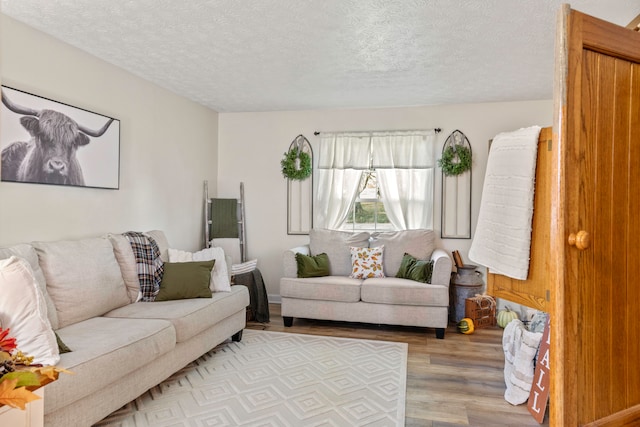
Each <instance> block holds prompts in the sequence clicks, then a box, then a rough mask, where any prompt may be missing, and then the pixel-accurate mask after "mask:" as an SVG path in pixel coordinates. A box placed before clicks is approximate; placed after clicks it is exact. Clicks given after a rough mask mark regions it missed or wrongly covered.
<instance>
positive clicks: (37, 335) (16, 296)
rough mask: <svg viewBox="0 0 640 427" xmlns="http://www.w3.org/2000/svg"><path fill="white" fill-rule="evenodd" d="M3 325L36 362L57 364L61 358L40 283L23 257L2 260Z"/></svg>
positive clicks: (0, 314) (0, 313)
mask: <svg viewBox="0 0 640 427" xmlns="http://www.w3.org/2000/svg"><path fill="white" fill-rule="evenodd" d="M0 325H2V328H3V329H9V335H8V336H9V337H12V338H15V340H16V345H17V346H18V350H20V351H22V352H23V353H24V354H26V355H29V356H33V363H37V364H42V365H55V364H56V363H58V360H59V359H60V356H59V352H58V345H57V343H56V337H55V335H54V333H53V329H51V323H49V319H48V318H47V306H46V304H45V302H44V296H43V295H42V292H41V291H40V287H39V286H38V283H37V282H36V279H35V278H34V276H33V272H32V271H31V267H30V266H29V263H28V262H27V261H26V260H25V259H24V258H18V257H16V256H12V257H11V258H7V259H5V260H2V261H0Z"/></svg>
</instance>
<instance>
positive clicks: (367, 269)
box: [349, 246, 384, 279]
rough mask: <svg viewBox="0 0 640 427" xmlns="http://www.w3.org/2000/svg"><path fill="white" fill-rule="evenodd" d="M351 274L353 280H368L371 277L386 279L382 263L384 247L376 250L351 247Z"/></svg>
mask: <svg viewBox="0 0 640 427" xmlns="http://www.w3.org/2000/svg"><path fill="white" fill-rule="evenodd" d="M350 249H351V274H350V275H349V277H351V278H352V279H367V278H371V277H384V271H383V270H382V262H383V255H384V246H378V247H375V248H355V247H351V248H350Z"/></svg>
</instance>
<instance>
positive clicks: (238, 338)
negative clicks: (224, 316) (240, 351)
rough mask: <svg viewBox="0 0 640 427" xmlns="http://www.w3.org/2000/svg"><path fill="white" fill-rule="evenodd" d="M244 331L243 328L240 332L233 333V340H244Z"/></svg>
mask: <svg viewBox="0 0 640 427" xmlns="http://www.w3.org/2000/svg"><path fill="white" fill-rule="evenodd" d="M242 331H243V329H240V330H239V331H238V332H236V333H235V334H233V336H232V337H231V341H233V342H240V341H241V340H242Z"/></svg>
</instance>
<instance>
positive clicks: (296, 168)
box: [280, 148, 311, 181]
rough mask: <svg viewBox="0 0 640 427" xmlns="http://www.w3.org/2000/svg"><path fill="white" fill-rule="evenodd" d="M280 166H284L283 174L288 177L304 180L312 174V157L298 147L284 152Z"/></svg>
mask: <svg viewBox="0 0 640 427" xmlns="http://www.w3.org/2000/svg"><path fill="white" fill-rule="evenodd" d="M296 160H298V162H296ZM280 166H282V175H284V177H285V178H288V179H293V180H298V181H302V180H305V179H307V178H308V177H309V175H311V157H310V156H309V155H308V154H307V153H305V152H304V151H299V150H298V149H297V148H292V149H291V150H289V151H288V152H286V153H284V159H282V161H280Z"/></svg>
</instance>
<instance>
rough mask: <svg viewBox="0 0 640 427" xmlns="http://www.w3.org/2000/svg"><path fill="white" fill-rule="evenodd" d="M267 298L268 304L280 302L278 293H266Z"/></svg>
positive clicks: (280, 298)
mask: <svg viewBox="0 0 640 427" xmlns="http://www.w3.org/2000/svg"><path fill="white" fill-rule="evenodd" d="M267 300H268V301H269V304H282V297H281V296H280V295H279V294H268V295H267Z"/></svg>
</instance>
